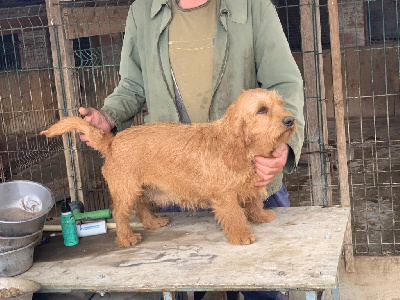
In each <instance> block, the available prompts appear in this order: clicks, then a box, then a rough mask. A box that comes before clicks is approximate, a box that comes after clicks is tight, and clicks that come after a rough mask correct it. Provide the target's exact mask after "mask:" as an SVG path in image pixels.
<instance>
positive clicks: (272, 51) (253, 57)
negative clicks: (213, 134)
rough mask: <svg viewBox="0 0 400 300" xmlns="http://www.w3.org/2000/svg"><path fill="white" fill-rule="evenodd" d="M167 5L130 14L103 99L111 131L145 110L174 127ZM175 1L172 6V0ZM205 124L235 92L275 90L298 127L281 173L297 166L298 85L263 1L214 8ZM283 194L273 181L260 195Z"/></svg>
mask: <svg viewBox="0 0 400 300" xmlns="http://www.w3.org/2000/svg"><path fill="white" fill-rule="evenodd" d="M170 1H171V0H136V1H135V2H134V3H133V4H132V5H131V7H130V9H129V13H128V18H127V21H126V28H125V37H124V42H123V46H122V52H121V64H120V75H121V80H120V82H119V85H118V86H117V87H116V88H115V90H114V92H113V93H112V94H111V95H110V96H108V97H107V98H106V99H105V103H104V106H103V108H102V109H101V110H102V111H103V112H104V113H106V114H108V115H109V116H110V117H111V118H112V119H113V120H114V121H115V123H116V126H117V129H118V130H123V129H126V128H128V127H130V126H131V124H132V120H133V116H134V115H135V114H137V113H138V112H140V110H141V109H142V107H143V105H144V103H145V102H146V103H147V108H148V111H149V114H148V115H147V116H146V117H145V122H146V123H151V122H163V121H173V122H179V114H178V111H177V108H176V105H175V94H174V88H173V80H172V77H171V72H170V69H171V67H170V62H169V56H168V25H169V23H170V21H171V17H172V15H171V2H170ZM172 1H174V0H172ZM219 4H220V7H219V13H217V17H218V20H217V31H216V39H215V48H214V73H213V80H212V85H213V97H212V102H211V107H210V113H209V120H210V121H213V120H216V119H219V118H221V117H222V116H223V115H224V113H225V111H226V109H227V108H228V106H229V105H230V104H232V103H233V102H234V101H235V100H236V98H237V96H238V95H239V94H240V93H241V91H242V89H245V90H247V89H252V88H256V87H261V88H265V89H274V90H276V91H277V92H278V93H279V94H280V95H281V96H282V97H283V99H284V101H285V107H286V109H287V110H289V111H290V112H292V113H293V115H294V116H295V118H296V121H297V126H298V129H297V132H296V133H295V134H293V135H292V137H291V139H290V141H289V143H288V144H289V146H290V148H291V149H292V151H291V153H290V155H289V158H288V162H287V164H286V166H285V169H284V171H285V172H291V171H292V170H293V168H294V167H295V165H296V164H297V162H298V160H299V156H300V152H301V148H302V144H303V140H304V117H303V104H304V99H303V81H302V78H301V75H300V72H299V69H298V67H297V65H296V63H295V61H294V59H293V56H292V54H291V51H290V48H289V45H288V43H287V40H286V37H285V34H284V32H283V30H282V26H281V23H280V20H279V18H278V15H277V13H276V10H275V7H274V6H273V4H272V3H271V2H270V0H220V1H219ZM281 186H282V174H278V175H277V176H276V177H275V179H274V180H273V182H271V183H270V184H269V185H268V187H267V189H268V194H269V195H271V194H274V193H275V192H277V191H278V190H279V189H280V187H281Z"/></svg>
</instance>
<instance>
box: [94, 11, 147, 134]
mask: <svg viewBox="0 0 400 300" xmlns="http://www.w3.org/2000/svg"><path fill="white" fill-rule="evenodd" d="M132 6H133V5H131V7H130V9H129V12H128V17H127V20H126V26H125V36H124V41H123V44H122V51H121V62H120V71H119V73H120V76H121V79H120V82H119V84H118V86H117V87H116V88H115V89H114V91H113V93H112V94H110V95H109V96H108V97H107V98H106V99H105V100H104V106H103V107H102V108H101V111H102V112H104V113H106V114H107V115H109V116H110V117H111V119H112V120H113V121H114V122H115V124H116V127H117V130H118V131H121V130H123V129H126V128H128V127H130V126H131V125H132V121H133V117H134V116H135V115H136V114H137V113H138V112H139V111H140V110H141V109H142V107H143V105H144V103H145V94H144V89H143V76H142V72H141V63H140V57H139V54H138V52H137V47H136V24H135V20H134V17H133V8H132Z"/></svg>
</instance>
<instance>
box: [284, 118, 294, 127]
mask: <svg viewBox="0 0 400 300" xmlns="http://www.w3.org/2000/svg"><path fill="white" fill-rule="evenodd" d="M282 123H283V125H285V126H286V127H291V126H293V124H294V118H293V117H284V118H283V119H282Z"/></svg>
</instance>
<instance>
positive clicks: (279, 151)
mask: <svg viewBox="0 0 400 300" xmlns="http://www.w3.org/2000/svg"><path fill="white" fill-rule="evenodd" d="M287 152H289V146H288V145H286V144H280V145H279V146H278V147H277V148H276V149H275V150H274V151H273V152H272V156H273V157H275V158H278V157H281V156H285V155H284V154H286V153H287ZM286 156H287V155H286Z"/></svg>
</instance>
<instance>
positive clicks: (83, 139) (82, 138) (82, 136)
mask: <svg viewBox="0 0 400 300" xmlns="http://www.w3.org/2000/svg"><path fill="white" fill-rule="evenodd" d="M79 138H80V139H81V141H82V142H85V143H86V142H89V139H88V138H87V137H86V135H84V134H81V135H79Z"/></svg>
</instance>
